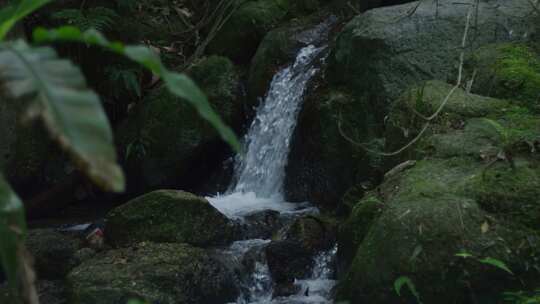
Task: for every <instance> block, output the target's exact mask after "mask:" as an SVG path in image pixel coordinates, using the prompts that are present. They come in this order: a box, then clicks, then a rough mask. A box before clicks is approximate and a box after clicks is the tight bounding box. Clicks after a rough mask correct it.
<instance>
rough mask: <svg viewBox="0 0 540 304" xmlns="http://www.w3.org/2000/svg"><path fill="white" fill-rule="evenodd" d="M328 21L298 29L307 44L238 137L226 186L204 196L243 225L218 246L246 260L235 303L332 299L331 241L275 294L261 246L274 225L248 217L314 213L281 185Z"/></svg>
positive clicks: (321, 53) (285, 218)
mask: <svg viewBox="0 0 540 304" xmlns="http://www.w3.org/2000/svg"><path fill="white" fill-rule="evenodd" d="M330 25H331V21H329V22H325V23H322V24H320V25H318V26H317V27H316V28H313V29H311V30H308V31H305V32H303V33H301V34H300V35H299V37H301V38H302V39H303V40H304V41H302V42H304V43H305V44H306V45H307V46H305V47H303V48H302V49H301V50H300V51H299V52H298V54H297V56H296V59H295V61H294V63H292V64H291V65H289V66H287V67H285V68H283V69H282V70H280V71H279V72H278V73H277V74H276V75H275V76H274V78H273V80H272V82H271V84H270V88H269V90H268V92H267V95H266V97H265V99H264V101H263V102H262V103H261V104H260V106H259V107H258V108H257V111H256V117H255V119H254V120H253V122H252V124H251V126H250V128H249V131H248V133H247V135H246V136H245V138H244V154H243V155H242V156H238V157H237V159H236V160H235V172H234V177H233V180H232V182H231V184H230V186H229V189H228V191H227V192H226V193H224V194H218V195H215V196H213V197H207V199H208V200H209V201H210V203H211V204H212V205H213V206H214V207H215V208H217V209H218V210H219V211H221V212H222V213H223V214H225V215H226V216H227V217H229V218H231V219H233V220H235V221H237V222H239V223H241V224H243V225H245V226H246V227H247V231H249V233H246V235H245V238H246V239H244V240H241V241H237V242H235V243H233V244H232V245H231V246H230V247H229V248H227V249H226V250H225V252H224V253H225V254H226V255H228V256H229V258H230V260H231V261H232V263H233V264H234V263H237V264H242V263H243V264H246V263H248V264H250V265H251V266H250V267H248V268H249V269H250V271H249V272H248V273H244V274H242V275H241V278H240V279H239V280H240V285H241V287H242V288H241V294H240V296H239V297H238V299H237V300H236V303H237V304H248V303H257V304H263V303H276V304H277V303H288V304H293V303H298V304H300V303H313V304H314V303H321V304H322V303H332V300H331V290H332V288H333V286H334V285H335V280H334V276H335V271H334V268H335V267H334V264H335V257H336V251H337V247H336V246H335V247H334V248H332V249H330V250H327V251H323V252H320V253H319V254H317V255H316V256H315V257H313V259H314V263H313V265H314V266H313V268H312V270H311V275H310V276H309V277H307V278H303V279H297V280H295V282H294V285H295V292H293V293H292V295H287V296H279V295H278V296H276V295H275V293H274V287H275V286H274V285H275V284H274V282H273V281H272V277H271V275H270V270H269V266H268V263H267V260H266V257H265V253H264V249H265V247H266V246H267V245H268V244H269V243H270V242H271V240H270V238H271V235H272V234H274V233H277V231H271V233H268V231H266V233H263V232H257V231H256V229H251V228H250V227H251V226H250V225H253V224H252V218H257V215H258V214H264V213H265V212H273V214H276V213H277V214H278V215H277V216H278V218H279V222H280V223H282V225H280V227H284V226H286V224H287V223H291V222H292V221H293V220H294V219H295V218H297V217H299V216H305V215H309V214H317V213H318V210H317V208H315V207H314V206H312V205H311V204H310V203H309V202H303V203H291V202H287V201H286V200H285V196H284V190H283V188H284V179H285V168H286V165H287V159H288V155H289V148H290V144H291V138H292V135H293V132H294V129H295V126H296V123H297V117H298V114H299V112H300V110H301V107H302V102H303V98H304V95H305V91H306V88H307V87H308V84H309V81H310V80H311V79H312V78H313V77H314V76H315V75H316V74H317V73H318V72H319V67H320V65H321V64H322V63H323V62H324V59H325V57H326V50H327V46H326V45H325V44H324V43H320V42H317V40H320V39H321V37H324V36H325V35H327V33H328V31H329V29H330ZM323 39H324V38H323ZM263 230H264V229H263ZM246 261H248V262H246ZM284 263H287V261H284Z"/></svg>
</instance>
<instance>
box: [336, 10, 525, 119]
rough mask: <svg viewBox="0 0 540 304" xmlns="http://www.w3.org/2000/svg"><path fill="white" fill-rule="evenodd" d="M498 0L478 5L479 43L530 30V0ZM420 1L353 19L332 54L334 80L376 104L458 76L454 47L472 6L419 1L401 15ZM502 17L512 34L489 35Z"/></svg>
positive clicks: (477, 41)
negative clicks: (430, 82)
mask: <svg viewBox="0 0 540 304" xmlns="http://www.w3.org/2000/svg"><path fill="white" fill-rule="evenodd" d="M496 2H497V4H496V6H493V4H494V3H490V4H487V3H480V6H479V7H478V10H477V17H478V23H477V25H478V26H479V28H477V29H476V30H477V33H478V34H477V35H476V37H475V40H474V46H475V47H479V46H482V45H486V44H488V43H492V42H497V41H507V40H509V39H511V38H512V37H515V38H516V39H517V37H522V35H523V34H526V33H528V31H529V23H528V21H529V19H527V17H525V18H524V17H522V16H530V15H531V14H528V12H530V4H529V3H528V1H526V0H517V1H512V2H508V1H504V0H498V1H496ZM416 5H417V3H416V2H415V3H409V4H403V5H396V6H390V7H382V8H377V9H373V10H369V11H367V12H365V13H363V14H361V15H359V16H357V17H356V18H354V19H353V20H352V21H350V22H349V23H348V24H347V25H346V26H345V28H344V29H343V31H342V32H341V33H340V35H339V37H338V39H337V43H336V47H335V50H334V53H333V55H332V56H331V58H330V62H331V67H330V71H331V76H332V79H335V80H336V82H338V83H343V84H345V85H347V86H348V87H349V88H351V90H352V91H353V92H354V93H355V94H358V95H362V96H366V98H370V99H371V100H373V103H372V104H373V105H375V106H377V107H381V106H382V107H384V106H385V105H389V103H390V102H391V101H393V100H394V99H395V98H396V97H397V96H398V95H399V94H401V92H402V91H403V90H404V89H407V88H408V87H409V86H410V85H413V84H415V83H417V82H418V81H422V80H429V79H443V80H446V79H449V78H454V77H455V76H454V75H453V74H454V72H455V71H454V69H455V65H456V63H457V62H458V57H459V52H458V51H456V49H457V48H458V47H459V46H460V45H461V40H462V37H463V29H464V26H465V21H466V16H467V12H468V9H469V8H468V7H467V6H466V5H463V6H460V5H455V4H453V3H451V2H441V3H439V5H437V6H432V5H431V4H428V3H421V4H420V5H419V7H418V8H417V9H416V10H415V11H414V13H413V14H410V16H407V18H403V16H406V15H407V12H410V11H411V10H412V9H413V8H414V7H415V6H416ZM434 15H437V16H438V18H433V16H434ZM475 18H476V17H475ZM528 18H530V19H532V18H533V17H532V16H530V17H528ZM388 20H396V22H387V21H388ZM500 22H505V23H506V24H507V27H508V28H509V29H510V30H511V31H512V32H513V34H512V35H511V36H510V35H496V34H495V35H493V34H491V33H494V32H496V31H497V24H498V23H500ZM418 33H421V34H418ZM370 110H375V109H370Z"/></svg>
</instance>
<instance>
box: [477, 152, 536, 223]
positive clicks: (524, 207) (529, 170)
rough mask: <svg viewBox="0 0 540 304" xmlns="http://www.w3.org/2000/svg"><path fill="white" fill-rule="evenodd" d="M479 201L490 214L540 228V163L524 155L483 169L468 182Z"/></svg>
mask: <svg viewBox="0 0 540 304" xmlns="http://www.w3.org/2000/svg"><path fill="white" fill-rule="evenodd" d="M468 188H469V191H470V192H471V195H472V196H473V197H474V198H475V199H476V201H477V202H478V204H479V205H480V206H481V207H482V208H483V209H484V210H487V211H488V212H490V213H493V214H496V215H498V216H500V217H504V218H506V219H508V220H509V221H512V222H517V223H520V224H523V225H524V226H527V227H529V228H531V229H534V230H537V231H540V200H539V198H540V162H538V161H536V162H535V161H530V160H527V159H523V158H518V159H514V160H513V167H512V164H510V163H504V162H499V163H496V164H494V165H492V166H490V167H487V168H485V169H484V171H483V172H482V173H481V174H478V175H476V176H475V177H474V178H473V179H472V180H471V182H470V184H469V187H468Z"/></svg>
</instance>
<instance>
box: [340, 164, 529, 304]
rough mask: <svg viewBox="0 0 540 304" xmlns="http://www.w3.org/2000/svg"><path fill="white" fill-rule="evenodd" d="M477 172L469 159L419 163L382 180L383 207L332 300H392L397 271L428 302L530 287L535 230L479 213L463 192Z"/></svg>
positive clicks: (477, 167) (485, 296)
mask: <svg viewBox="0 0 540 304" xmlns="http://www.w3.org/2000/svg"><path fill="white" fill-rule="evenodd" d="M483 169H484V167H483V165H482V164H480V163H478V162H476V161H474V160H471V159H462V158H451V159H445V160H426V161H421V162H419V163H417V164H416V166H415V167H413V168H412V169H409V170H407V171H404V172H403V173H402V174H399V175H398V176H396V177H395V179H391V180H388V181H387V182H386V183H385V184H383V196H384V198H385V200H384V201H385V203H386V204H387V206H388V207H387V208H384V210H383V211H382V214H381V215H380V217H378V218H377V219H376V220H375V221H374V222H373V224H372V225H371V226H370V227H369V230H368V232H367V234H366V235H365V236H364V238H363V239H362V241H361V243H360V246H358V248H357V252H356V255H355V258H354V261H353V262H352V265H351V268H350V269H349V272H348V273H347V275H346V277H345V278H344V279H343V280H342V282H341V285H340V288H339V292H338V294H339V298H341V299H350V300H353V301H361V300H362V299H370V300H371V301H372V302H373V303H388V302H396V303H398V302H399V301H400V300H399V299H397V298H396V297H397V296H396V294H395V293H394V291H393V282H394V281H395V280H396V279H398V278H399V277H400V276H408V277H409V278H410V279H411V280H412V281H413V282H414V284H415V285H416V288H417V289H418V291H419V293H420V295H421V297H422V300H423V301H425V302H427V303H431V302H433V301H437V302H438V303H465V302H467V301H469V300H470V297H471V292H472V293H473V295H474V297H476V298H480V299H482V300H483V301H486V300H489V299H491V300H492V301H496V299H497V298H498V297H499V296H501V295H500V294H501V293H502V292H504V291H508V290H512V289H513V288H518V289H519V288H525V289H526V288H534V286H535V284H538V281H537V280H535V279H534V276H537V275H538V274H537V272H536V270H534V269H533V268H529V267H528V266H527V265H528V264H531V263H532V264H536V263H537V262H536V260H537V257H538V255H539V254H540V247H539V246H538V241H539V239H538V233H537V232H535V231H532V230H530V229H528V228H527V227H526V226H521V225H519V224H518V223H517V222H508V221H507V220H506V219H505V218H504V217H499V216H497V215H496V214H493V213H490V212H488V210H484V209H483V208H482V207H481V205H479V203H478V201H477V200H475V199H474V196H471V195H469V194H468V192H467V189H468V185H469V183H470V182H471V180H473V179H475V178H478V176H479V175H480V176H481V175H482V170H483ZM511 174H512V173H509V177H508V178H512V175H511ZM536 174H540V171H538V170H537V171H536ZM522 182H523V183H524V184H526V183H527V182H526V181H522ZM538 186H539V185H531V186H530V187H531V189H533V188H534V187H538ZM525 187H527V186H525ZM484 189H485V188H484ZM491 191H492V192H497V191H498V189H496V188H495V189H493V188H492V189H491ZM535 202H536V205H538V201H537V200H536V199H533V200H532V201H529V203H530V204H535ZM515 203H517V204H520V201H515ZM360 230H362V229H361V228H360ZM360 232H361V231H360ZM460 252H467V253H469V254H472V255H473V256H475V257H477V258H479V259H480V258H487V257H489V258H494V259H497V260H500V261H502V262H503V263H506V265H508V267H510V269H512V271H513V272H514V274H515V276H512V275H509V274H507V273H505V272H504V271H501V270H500V269H497V268H496V267H492V266H491V267H490V266H488V265H484V264H482V263H480V262H477V261H476V262H475V261H472V260H471V261H467V262H464V261H462V260H461V258H459V257H457V256H456V254H457V253H460ZM520 279H521V280H523V281H524V282H525V287H523V286H522V285H521V282H519V280H520ZM469 288H470V289H469Z"/></svg>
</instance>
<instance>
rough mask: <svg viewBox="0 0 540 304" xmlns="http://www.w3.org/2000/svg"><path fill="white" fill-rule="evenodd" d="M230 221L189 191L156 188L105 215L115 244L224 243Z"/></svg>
mask: <svg viewBox="0 0 540 304" xmlns="http://www.w3.org/2000/svg"><path fill="white" fill-rule="evenodd" d="M232 231H233V228H232V225H231V223H230V222H229V220H228V219H227V218H226V217H225V216H224V215H222V214H221V213H219V211H218V210H216V209H215V208H214V207H213V206H211V205H210V203H208V201H207V200H206V199H204V198H202V197H198V196H196V195H193V194H191V193H188V192H183V191H176V190H158V191H154V192H151V193H148V194H146V195H143V196H140V197H138V198H135V199H133V200H131V201H130V202H128V203H126V204H125V205H122V206H120V207H117V208H115V209H113V210H112V211H111V212H110V213H109V214H108V215H107V226H106V236H107V240H108V241H109V242H110V243H112V244H114V245H117V246H124V245H130V244H136V243H139V242H144V241H153V242H174V243H189V244H192V245H195V246H212V245H223V244H227V243H228V242H230V241H231V240H232Z"/></svg>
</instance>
